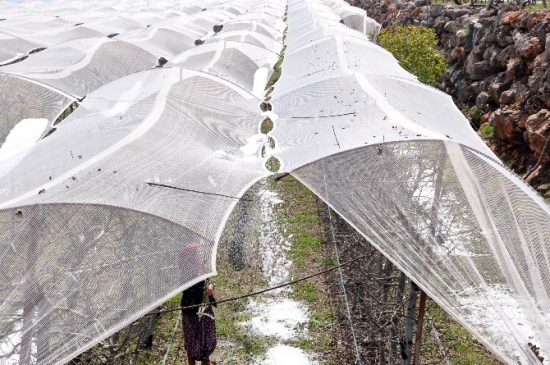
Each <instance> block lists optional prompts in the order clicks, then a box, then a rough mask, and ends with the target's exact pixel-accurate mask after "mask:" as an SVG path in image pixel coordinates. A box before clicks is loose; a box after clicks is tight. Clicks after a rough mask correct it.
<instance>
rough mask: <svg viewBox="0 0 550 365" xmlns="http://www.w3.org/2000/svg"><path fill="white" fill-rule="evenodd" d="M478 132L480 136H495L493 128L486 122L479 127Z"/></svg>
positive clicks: (486, 137)
mask: <svg viewBox="0 0 550 365" xmlns="http://www.w3.org/2000/svg"><path fill="white" fill-rule="evenodd" d="M478 133H479V135H480V136H481V138H485V139H491V138H494V137H495V128H494V127H493V126H491V125H490V124H487V123H486V124H483V125H482V126H481V127H480V128H479V132H478Z"/></svg>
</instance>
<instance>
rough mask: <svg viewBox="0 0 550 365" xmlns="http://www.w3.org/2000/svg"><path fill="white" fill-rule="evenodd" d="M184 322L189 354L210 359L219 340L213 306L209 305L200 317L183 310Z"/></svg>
mask: <svg viewBox="0 0 550 365" xmlns="http://www.w3.org/2000/svg"><path fill="white" fill-rule="evenodd" d="M182 323H183V338H184V341H185V350H186V351H187V354H188V355H190V356H191V357H192V358H193V359H195V360H199V361H204V360H208V357H209V356H210V354H211V353H212V352H214V349H215V348H216V342H217V340H216V321H215V319H214V311H213V310H212V306H210V305H208V306H207V307H206V308H205V309H204V312H203V315H202V316H200V317H199V315H198V314H190V313H186V311H182Z"/></svg>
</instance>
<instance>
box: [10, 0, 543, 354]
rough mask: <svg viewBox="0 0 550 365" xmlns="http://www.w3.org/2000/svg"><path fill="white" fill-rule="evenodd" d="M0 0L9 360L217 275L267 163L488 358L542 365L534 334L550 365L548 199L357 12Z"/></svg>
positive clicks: (275, 4) (216, 3) (95, 334)
mask: <svg viewBox="0 0 550 365" xmlns="http://www.w3.org/2000/svg"><path fill="white" fill-rule="evenodd" d="M0 9H1V10H2V11H1V14H2V20H1V21H0V65H1V66H0V100H1V104H0V105H2V110H1V111H0V278H1V280H0V283H1V284H0V315H1V318H2V321H0V359H1V361H2V363H6V364H17V363H21V364H31V363H38V364H53V363H64V362H67V361H68V360H70V359H71V358H73V357H74V356H76V355H77V354H79V353H81V352H83V351H85V350H86V349H88V348H90V347H91V346H93V345H94V344H96V343H97V342H98V341H100V340H101V339H104V338H106V337H107V336H109V335H110V334H112V333H114V332H116V331H117V330H119V329H120V328H122V327H123V326H125V325H126V324H128V323H130V322H132V321H133V320H135V319H136V318H138V317H140V316H141V315H143V314H145V313H146V312H148V311H150V310H151V309H153V308H155V307H156V306H157V305H159V304H160V303H162V302H164V301H165V300H166V299H168V298H170V297H172V296H173V295H175V294H176V293H178V292H180V291H181V290H182V289H185V288H187V287H189V286H191V285H192V284H194V283H196V282H198V281H200V280H203V279H204V278H206V277H209V276H212V275H214V274H215V272H216V268H215V259H216V248H217V241H218V239H219V237H220V234H221V230H222V229H223V227H224V224H225V222H226V221H227V218H228V215H229V213H230V212H231V210H232V209H233V207H234V206H235V204H236V202H237V201H238V200H239V199H240V197H242V196H243V194H244V193H245V192H246V190H247V189H248V187H249V186H251V185H252V184H253V183H254V182H256V181H258V180H259V179H261V178H264V177H266V176H268V175H270V174H271V173H272V172H271V171H269V170H268V169H267V168H266V162H267V161H268V159H270V158H276V159H277V160H278V161H279V164H280V169H279V171H280V172H284V171H287V172H291V173H292V174H293V175H294V176H296V177H297V178H298V179H299V180H300V181H302V182H303V183H304V184H305V185H307V186H308V187H309V188H310V189H311V190H312V191H314V192H315V193H316V194H317V195H318V196H320V197H321V198H322V199H323V200H324V201H325V202H326V203H327V204H329V205H330V206H331V207H332V208H333V209H334V210H335V211H337V212H338V213H339V214H340V215H341V216H342V217H343V218H344V219H346V220H347V221H348V222H349V223H350V224H351V225H352V226H353V227H355V228H356V229H357V230H358V231H359V232H360V233H361V234H363V235H364V236H365V237H366V238H367V239H369V240H370V241H371V242H372V244H373V245H375V246H376V247H377V248H378V249H379V250H380V251H381V252H382V253H384V254H385V255H386V256H387V257H388V258H389V259H390V260H391V261H392V262H394V263H395V264H396V265H397V266H398V267H399V268H400V269H401V270H403V271H404V272H405V273H406V274H407V275H408V276H409V277H410V278H411V279H412V280H414V281H415V282H416V283H418V285H419V286H420V287H421V288H422V289H424V290H425V291H426V292H427V293H428V294H429V295H430V296H431V297H432V298H433V299H434V300H436V301H437V302H438V303H439V304H440V305H441V306H443V307H444V308H445V310H446V311H448V312H449V313H450V314H451V315H452V316H453V317H454V318H456V319H457V320H458V321H459V322H461V323H462V324H463V325H464V326H465V327H466V328H468V330H470V331H471V332H472V333H473V334H474V335H475V336H476V337H477V338H478V339H479V340H480V341H481V342H483V343H484V344H485V345H486V346H487V347H488V348H489V349H490V350H491V351H492V352H493V353H495V354H496V355H497V356H498V357H499V358H500V359H502V360H503V361H505V362H506V363H510V364H512V363H513V364H516V363H521V364H536V363H540V361H539V360H538V359H537V358H536V357H535V355H534V354H533V353H532V351H531V349H530V348H529V346H528V343H534V344H537V345H538V346H539V347H540V348H541V353H542V354H546V355H548V356H546V357H547V358H548V357H550V348H549V347H548V346H549V344H550V249H549V247H548V243H547V242H549V241H550V226H549V224H548V223H549V222H550V209H549V207H548V205H547V204H546V203H545V202H544V200H542V198H540V197H539V196H538V195H537V193H536V192H534V191H533V190H532V189H531V188H529V187H528V186H527V185H526V184H525V183H524V182H523V181H521V179H519V178H518V177H517V176H515V175H514V174H513V173H512V172H510V171H509V170H507V169H506V167H504V166H503V165H502V164H501V163H500V162H499V161H498V159H497V158H496V156H495V155H494V154H493V153H492V152H491V151H490V150H489V149H488V148H487V147H486V146H485V145H484V143H483V142H482V141H481V140H480V139H479V138H478V137H477V136H476V135H475V133H474V132H473V131H471V130H470V128H469V124H468V122H467V121H466V119H465V118H464V117H463V116H462V115H461V114H460V112H459V111H458V110H457V109H456V107H455V106H454V105H453V103H452V100H451V99H450V98H449V97H448V96H446V95H445V94H443V93H441V92H439V91H437V90H435V89H433V88H431V87H428V86H425V85H423V84H421V83H419V82H418V81H417V80H416V78H415V77H414V76H412V75H411V74H409V73H407V72H406V71H404V70H403V69H401V68H400V66H399V65H398V63H397V61H396V60H395V59H394V58H393V57H392V56H391V55H390V54H389V53H388V52H386V51H384V50H383V49H381V48H379V47H378V46H376V45H374V44H373V43H371V42H370V41H369V39H368V37H367V35H366V34H368V33H371V32H377V31H378V30H379V25H378V24H377V23H376V22H374V21H373V20H371V19H370V18H368V17H367V16H366V14H365V12H364V11H362V10H360V9H356V8H353V7H351V6H349V5H348V4H346V3H344V2H343V1H341V0H292V1H285V0H271V1H268V0H240V1H230V2H229V1H221V0H212V1H208V0H207V1H200V2H199V1H195V2H193V1H191V2H187V1H186V2H180V1H177V2H176V1H155V2H147V1H137V2H136V1H132V2H130V1H127V2H124V1H122V2H120V1H118V2H109V1H97V2H91V1H71V0H67V1H61V0H54V1H52V2H48V3H43V2H35V1H29V2H22V3H20V4H12V3H8V2H0ZM279 70H282V74H281V76H280V78H279V79H278V81H277V82H276V83H275V84H274V85H272V80H274V79H276V78H277V73H278V72H279ZM268 80H269V81H268ZM266 85H267V88H268V90H266ZM71 112H72V113H71ZM69 113H70V115H68V114H69ZM67 115H68V116H67ZM266 119H269V120H271V121H272V122H273V129H272V130H270V131H268V132H267V133H266V131H265V130H263V129H262V125H263V123H262V122H265V120H266ZM262 131H263V132H264V133H262ZM189 243H196V244H197V245H198V247H199V255H198V256H193V257H188V256H186V255H185V252H186V251H185V249H184V248H185V246H186V245H187V244H189Z"/></svg>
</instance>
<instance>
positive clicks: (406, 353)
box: [401, 281, 419, 365]
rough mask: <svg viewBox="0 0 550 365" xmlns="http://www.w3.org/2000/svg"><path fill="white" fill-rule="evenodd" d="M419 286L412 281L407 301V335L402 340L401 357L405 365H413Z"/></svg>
mask: <svg viewBox="0 0 550 365" xmlns="http://www.w3.org/2000/svg"><path fill="white" fill-rule="evenodd" d="M418 291H419V289H418V286H417V285H416V283H414V282H413V281H411V285H410V287H409V299H408V300H407V312H406V314H405V334H404V335H403V339H402V340H401V357H402V358H403V365H410V364H411V355H412V354H411V353H412V351H411V348H412V344H413V332H414V324H415V322H416V300H417V299H418Z"/></svg>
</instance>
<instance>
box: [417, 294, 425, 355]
mask: <svg viewBox="0 0 550 365" xmlns="http://www.w3.org/2000/svg"><path fill="white" fill-rule="evenodd" d="M425 312H426V293H424V291H423V290H422V291H421V292H420V306H419V307H418V321H417V323H416V343H415V345H414V365H420V347H421V345H422V329H423V327H424V313H425Z"/></svg>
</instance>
